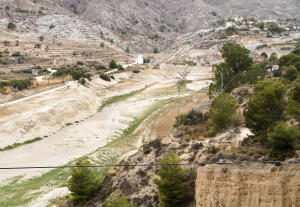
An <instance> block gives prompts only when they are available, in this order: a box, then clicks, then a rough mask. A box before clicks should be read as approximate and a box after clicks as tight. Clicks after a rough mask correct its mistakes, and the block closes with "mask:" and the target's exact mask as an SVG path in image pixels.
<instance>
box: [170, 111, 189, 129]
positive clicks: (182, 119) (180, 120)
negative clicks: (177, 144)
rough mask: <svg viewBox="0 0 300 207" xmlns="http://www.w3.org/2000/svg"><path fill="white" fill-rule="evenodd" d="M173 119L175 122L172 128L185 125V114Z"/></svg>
mask: <svg viewBox="0 0 300 207" xmlns="http://www.w3.org/2000/svg"><path fill="white" fill-rule="evenodd" d="M175 119H176V120H175V123H174V125H173V127H175V128H176V127H179V126H180V125H182V124H184V123H186V121H187V115H186V114H180V115H178V116H176V118H175Z"/></svg>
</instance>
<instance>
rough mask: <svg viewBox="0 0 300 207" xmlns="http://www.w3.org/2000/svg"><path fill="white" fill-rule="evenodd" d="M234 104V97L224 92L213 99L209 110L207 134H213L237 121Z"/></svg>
mask: <svg viewBox="0 0 300 207" xmlns="http://www.w3.org/2000/svg"><path fill="white" fill-rule="evenodd" d="M236 104H237V101H236V100H235V98H234V97H232V96H230V95H229V94H226V93H224V94H221V95H219V96H218V97H216V98H215V99H214V100H213V102H212V106H211V109H210V111H209V119H208V124H209V126H210V130H209V132H208V135H210V136H214V135H215V134H216V133H218V132H221V131H222V130H224V129H228V128H229V127H231V126H232V125H233V124H234V123H235V122H236V121H237V113H236V108H237V106H236Z"/></svg>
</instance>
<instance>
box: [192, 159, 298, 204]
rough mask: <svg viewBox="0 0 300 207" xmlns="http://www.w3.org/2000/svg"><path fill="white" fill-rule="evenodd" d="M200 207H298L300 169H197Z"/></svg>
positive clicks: (266, 167) (291, 165)
mask: <svg viewBox="0 0 300 207" xmlns="http://www.w3.org/2000/svg"><path fill="white" fill-rule="evenodd" d="M195 197H196V198H195V199H196V204H197V205H196V206H197V207H218V206H220V207H221V206H222V207H223V206H224V207H244V206H245V207H299V206H300V165H299V164H290V165H282V166H274V165H271V164H265V165H263V164H251V165H248V164H247V165H240V166H237V165H234V166H233V165H222V166H220V165H219V166H217V165H209V166H208V165H207V166H204V167H199V168H198V175H197V180H196V194H195Z"/></svg>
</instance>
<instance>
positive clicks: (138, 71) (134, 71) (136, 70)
mask: <svg viewBox="0 0 300 207" xmlns="http://www.w3.org/2000/svg"><path fill="white" fill-rule="evenodd" d="M132 72H133V73H140V72H141V71H140V70H139V69H135V70H133V71H132Z"/></svg>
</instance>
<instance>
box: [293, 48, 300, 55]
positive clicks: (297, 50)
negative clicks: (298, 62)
mask: <svg viewBox="0 0 300 207" xmlns="http://www.w3.org/2000/svg"><path fill="white" fill-rule="evenodd" d="M292 53H293V54H295V55H298V56H300V48H296V49H295V50H294V51H293V52H292Z"/></svg>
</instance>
